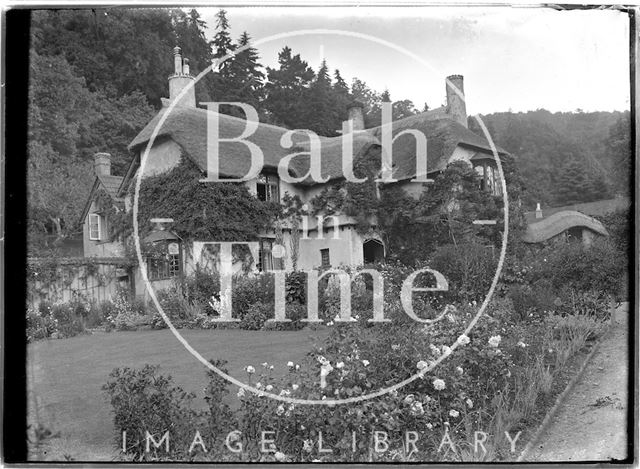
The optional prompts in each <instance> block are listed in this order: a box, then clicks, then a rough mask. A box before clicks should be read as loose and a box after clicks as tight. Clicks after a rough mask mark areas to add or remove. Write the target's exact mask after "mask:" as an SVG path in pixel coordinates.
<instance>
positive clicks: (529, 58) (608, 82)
mask: <svg viewBox="0 0 640 469" xmlns="http://www.w3.org/2000/svg"><path fill="white" fill-rule="evenodd" d="M226 10H227V18H228V19H229V22H230V25H231V33H232V36H233V38H234V39H237V38H238V36H240V34H241V33H242V32H243V31H245V30H246V31H248V32H249V34H250V35H251V37H252V39H253V40H254V41H256V42H258V41H262V40H264V39H267V38H269V37H270V36H273V35H276V34H283V33H288V34H290V36H289V37H286V38H278V39H271V40H267V41H266V42H262V43H260V44H259V45H257V49H258V51H259V53H260V56H261V63H262V64H263V65H265V66H275V65H276V64H277V57H278V52H279V51H280V50H281V49H282V47H284V46H285V45H288V46H289V47H291V48H292V49H293V51H294V53H300V55H301V57H302V58H303V59H304V60H306V61H307V62H308V63H309V65H311V66H312V67H313V68H314V70H317V69H318V66H319V64H320V62H321V61H322V58H325V59H326V60H327V63H328V65H329V68H330V70H331V71H332V72H333V70H334V69H336V68H338V69H339V70H340V73H341V74H342V76H343V77H344V78H345V80H347V82H348V83H350V82H351V78H353V77H358V78H359V79H361V80H363V81H365V82H366V83H367V84H368V85H369V86H370V87H371V88H373V89H375V90H377V91H383V90H384V89H385V88H387V89H389V91H390V93H391V97H392V99H393V100H394V101H395V100H401V99H411V100H412V101H413V102H414V103H415V104H416V107H418V108H419V109H422V107H423V105H424V103H425V102H426V103H427V104H428V105H429V107H430V108H435V107H438V106H440V105H442V104H444V101H445V78H446V77H447V76H449V75H453V74H459V75H464V87H465V94H466V101H467V112H468V114H469V115H473V114H477V113H480V114H488V113H492V112H501V111H509V110H511V111H513V112H519V111H524V112H526V111H528V110H535V109H541V108H544V109H548V110H549V111H552V112H557V111H575V110H576V109H582V110H583V111H585V112H588V111H613V110H618V111H623V110H628V109H629V108H630V98H629V45H628V44H629V23H628V16H627V15H626V14H624V13H622V12H618V11H612V10H589V11H581V10H573V11H555V10H552V9H543V8H526V7H515V8H510V7H471V6H466V7H228V8H226ZM198 11H199V12H200V15H201V16H202V19H204V20H205V21H206V22H207V25H208V31H207V34H208V36H209V37H210V38H211V37H212V36H213V34H214V33H215V13H216V12H217V9H216V8H198ZM318 29H321V30H334V31H336V30H339V31H340V32H339V33H338V32H326V33H323V34H320V33H319V32H315V33H312V32H306V33H295V32H296V31H301V30H318ZM354 35H359V37H354ZM363 36H367V37H371V38H372V39H368V38H365V37H363Z"/></svg>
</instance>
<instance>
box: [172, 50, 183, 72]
mask: <svg viewBox="0 0 640 469" xmlns="http://www.w3.org/2000/svg"><path fill="white" fill-rule="evenodd" d="M180 51H181V49H180V48H179V47H178V46H175V47H174V48H173V72H174V73H175V74H176V75H182V56H181V55H180Z"/></svg>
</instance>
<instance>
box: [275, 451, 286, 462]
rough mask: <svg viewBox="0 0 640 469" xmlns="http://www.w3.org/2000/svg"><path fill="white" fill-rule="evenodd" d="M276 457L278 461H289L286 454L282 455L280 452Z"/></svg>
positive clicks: (277, 452)
mask: <svg viewBox="0 0 640 469" xmlns="http://www.w3.org/2000/svg"><path fill="white" fill-rule="evenodd" d="M274 457H275V458H276V461H284V460H285V459H287V456H286V455H285V454H284V453H281V452H280V451H276V454H274Z"/></svg>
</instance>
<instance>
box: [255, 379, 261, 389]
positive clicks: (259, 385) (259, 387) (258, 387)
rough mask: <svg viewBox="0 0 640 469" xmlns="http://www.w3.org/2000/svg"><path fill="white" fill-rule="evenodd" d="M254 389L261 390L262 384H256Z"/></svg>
mask: <svg viewBox="0 0 640 469" xmlns="http://www.w3.org/2000/svg"><path fill="white" fill-rule="evenodd" d="M256 389H262V383H261V382H260V381H258V382H257V383H256Z"/></svg>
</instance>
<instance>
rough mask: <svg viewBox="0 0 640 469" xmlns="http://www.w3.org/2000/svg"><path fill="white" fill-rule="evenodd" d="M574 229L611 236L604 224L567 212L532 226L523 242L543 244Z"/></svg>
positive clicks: (581, 214) (570, 211)
mask: <svg viewBox="0 0 640 469" xmlns="http://www.w3.org/2000/svg"><path fill="white" fill-rule="evenodd" d="M574 227H584V228H588V229H590V230H591V231H594V232H596V233H598V234H600V235H603V236H608V235H609V233H608V232H607V230H606V229H605V227H604V226H603V225H602V223H600V222H599V221H598V220H596V219H595V218H591V217H589V216H587V215H585V214H583V213H580V212H576V211H573V210H565V211H562V212H556V213H554V214H553V215H551V216H549V217H548V218H544V219H542V220H540V221H539V222H537V223H532V224H530V225H529V226H528V227H527V231H526V232H525V233H524V236H523V237H522V240H523V241H524V242H525V243H541V242H543V241H547V240H549V239H551V238H553V237H554V236H557V235H559V234H560V233H562V232H563V231H566V230H568V229H570V228H574Z"/></svg>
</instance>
